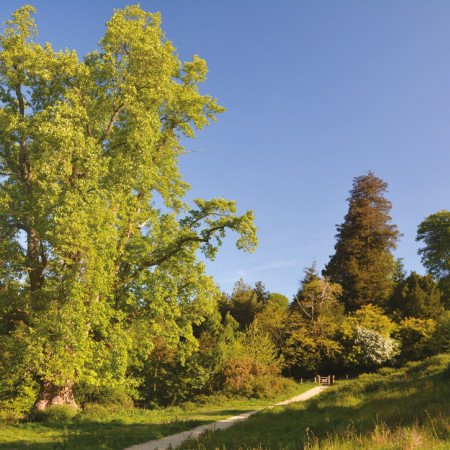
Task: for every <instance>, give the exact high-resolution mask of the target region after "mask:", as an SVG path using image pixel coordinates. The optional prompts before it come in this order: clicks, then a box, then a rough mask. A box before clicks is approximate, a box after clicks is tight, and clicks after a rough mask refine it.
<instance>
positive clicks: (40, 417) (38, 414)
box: [29, 405, 77, 423]
mask: <svg viewBox="0 0 450 450" xmlns="http://www.w3.org/2000/svg"><path fill="white" fill-rule="evenodd" d="M76 415H77V411H76V410H74V409H73V408H72V407H71V406H69V405H54V406H50V408H47V409H44V410H43V411H41V410H38V409H33V410H32V411H31V413H30V416H29V419H31V420H32V421H35V422H48V423H51V422H68V421H70V420H72V419H74V418H75V416H76Z"/></svg>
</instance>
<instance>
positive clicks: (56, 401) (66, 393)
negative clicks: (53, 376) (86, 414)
mask: <svg viewBox="0 0 450 450" xmlns="http://www.w3.org/2000/svg"><path fill="white" fill-rule="evenodd" d="M54 405H68V406H70V407H72V408H73V409H77V408H78V405H77V403H76V402H75V399H74V397H73V384H72V383H71V382H70V381H67V382H66V384H65V385H64V386H56V385H55V384H53V383H52V382H51V381H48V380H43V381H42V382H41V391H40V392H39V397H38V399H37V400H36V403H35V404H34V406H35V408H37V409H39V410H44V409H47V408H49V407H50V406H54Z"/></svg>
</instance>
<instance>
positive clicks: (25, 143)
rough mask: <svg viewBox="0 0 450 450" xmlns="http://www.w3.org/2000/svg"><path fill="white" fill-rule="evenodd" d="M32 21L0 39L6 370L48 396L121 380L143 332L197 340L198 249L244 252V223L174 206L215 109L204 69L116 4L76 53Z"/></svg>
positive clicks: (22, 20) (202, 311) (203, 289)
mask: <svg viewBox="0 0 450 450" xmlns="http://www.w3.org/2000/svg"><path fill="white" fill-rule="evenodd" d="M33 13H34V8H33V7H31V6H27V7H24V8H21V9H20V10H18V11H17V12H16V13H14V15H13V18H12V19H11V20H10V21H8V22H7V23H6V25H5V28H4V31H3V35H2V36H1V37H0V47H1V48H0V94H1V102H0V128H1V129H2V133H1V135H0V174H1V175H2V177H1V181H0V242H1V244H0V348H1V351H2V366H3V367H7V368H8V369H7V370H8V371H9V372H11V373H13V372H16V373H27V374H28V373H29V374H32V375H33V376H34V377H36V378H38V379H40V380H45V381H46V383H43V384H42V386H47V387H48V388H49V389H51V392H55V395H57V393H58V389H60V390H66V391H67V390H70V386H71V385H72V384H73V383H74V382H85V383H87V384H92V385H94V384H96V383H99V384H102V385H110V386H121V385H123V383H124V378H125V374H126V372H127V370H128V368H129V367H130V366H132V365H139V364H140V361H142V358H145V357H146V356H147V355H148V354H149V353H150V352H151V351H152V349H153V347H154V339H155V337H157V336H161V337H163V338H164V339H165V340H166V341H167V342H170V345H176V343H177V341H178V340H179V339H180V338H183V339H186V340H189V339H191V340H192V339H193V338H192V323H200V322H201V321H202V320H203V318H204V316H205V315H207V314H208V313H209V312H210V311H211V310H212V304H213V301H214V299H215V298H216V296H217V290H216V287H215V285H214V283H213V281H212V279H211V278H210V277H208V276H206V275H205V273H204V265H203V264H202V263H201V262H199V261H198V260H197V257H196V255H197V252H198V251H202V252H203V254H204V255H205V256H206V257H207V258H214V256H215V254H216V251H217V248H218V247H219V246H220V244H221V242H222V240H223V238H224V236H225V234H226V231H227V230H233V231H236V232H237V233H238V235H239V236H238V239H237V247H238V248H240V249H243V250H245V251H252V250H253V249H254V247H255V246H256V243H257V240H256V235H255V231H256V229H255V227H254V225H253V215H252V212H251V211H248V212H247V213H245V214H243V215H237V214H236V212H237V211H236V206H235V204H234V202H229V201H226V200H224V199H221V198H219V199H212V200H202V199H197V200H194V202H193V205H188V204H186V203H184V202H183V197H184V195H185V193H186V191H187V189H189V186H188V184H186V183H185V182H183V181H182V177H181V174H180V173H179V170H178V159H179V156H180V155H182V154H183V153H185V151H184V149H183V146H182V145H181V141H182V139H184V138H185V137H191V138H193V137H194V136H195V130H200V129H202V128H203V127H204V126H206V125H207V124H208V123H210V122H211V121H215V120H216V115H217V114H219V113H221V112H223V111H224V108H222V107H221V106H219V105H218V104H217V102H216V100H215V99H213V98H212V97H210V96H209V95H201V94H200V93H199V84H201V83H202V82H203V81H204V80H205V77H206V73H207V67H206V63H205V61H203V60H202V59H200V58H199V57H198V56H194V57H193V58H192V60H191V61H188V62H185V63H184V64H182V63H181V62H180V61H179V60H178V57H177V55H176V53H175V49H174V47H173V45H172V44H171V42H170V41H168V40H167V39H166V38H165V36H164V33H163V32H162V30H161V28H160V23H161V19H160V16H159V14H150V13H146V12H144V11H142V10H141V9H140V8H139V7H138V6H130V7H126V8H125V9H123V10H120V9H118V10H116V11H115V13H114V15H113V17H112V18H111V19H110V21H108V23H107V29H106V33H105V35H104V36H103V38H102V39H101V40H100V43H99V46H98V49H97V50H95V51H93V52H91V53H89V54H88V55H87V56H86V57H85V58H84V60H79V58H78V56H77V54H76V52H74V51H72V52H71V51H69V50H66V51H60V52H55V51H54V50H53V49H52V47H51V45H50V44H46V45H45V46H41V45H39V44H38V43H37V42H36V41H35V39H36V36H37V31H36V26H35V24H34V21H33V18H32V14H33ZM22 235H25V237H26V239H25V240H24V239H22ZM24 241H25V244H24ZM19 349H20V351H19ZM3 367H2V370H3ZM46 389H47V388H46ZM49 392H50V391H48V392H46V393H44V392H41V397H40V402H41V403H42V406H43V407H45V406H46V405H47V404H48V401H47V400H46V399H47V397H48V396H47V395H44V394H49Z"/></svg>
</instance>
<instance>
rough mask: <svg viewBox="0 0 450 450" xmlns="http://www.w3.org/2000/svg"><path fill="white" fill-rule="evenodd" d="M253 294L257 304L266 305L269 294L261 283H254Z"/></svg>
mask: <svg viewBox="0 0 450 450" xmlns="http://www.w3.org/2000/svg"><path fill="white" fill-rule="evenodd" d="M253 292H254V293H255V294H256V298H257V299H258V302H259V303H261V304H266V303H267V300H269V295H270V292H269V291H268V290H267V289H266V285H265V284H264V283H263V282H262V281H257V282H256V283H255V287H254V288H253Z"/></svg>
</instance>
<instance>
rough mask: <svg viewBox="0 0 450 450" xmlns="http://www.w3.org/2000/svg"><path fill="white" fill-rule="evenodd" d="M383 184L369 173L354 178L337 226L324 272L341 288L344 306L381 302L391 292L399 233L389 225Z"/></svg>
mask: <svg viewBox="0 0 450 450" xmlns="http://www.w3.org/2000/svg"><path fill="white" fill-rule="evenodd" d="M387 187H388V185H387V183H385V182H384V181H383V180H381V179H380V178H377V177H376V176H375V175H374V174H373V173H372V172H369V173H368V174H367V175H362V176H360V177H356V178H354V180H353V188H352V189H351V191H350V197H349V198H348V202H349V209H348V213H347V215H346V216H345V220H344V223H342V224H341V225H338V226H337V234H336V239H337V242H336V245H335V247H334V248H335V250H336V251H335V254H334V255H333V256H332V257H331V259H330V262H329V263H328V264H327V266H326V268H325V270H324V275H327V276H329V277H330V279H331V281H332V282H334V283H339V284H340V285H341V286H342V288H343V295H342V300H343V301H344V303H345V306H346V309H347V310H349V311H352V310H356V309H358V308H360V307H361V306H363V305H366V304H368V303H372V304H376V305H384V304H385V301H386V299H387V298H388V296H389V294H390V293H391V291H392V283H393V281H392V274H393V272H394V270H395V262H394V258H393V256H392V253H391V250H393V249H395V247H396V242H397V240H398V237H399V232H398V230H397V226H396V225H392V224H390V220H391V217H390V215H389V213H390V210H391V202H390V201H388V200H387V199H386V198H385V197H384V194H385V192H386V191H387Z"/></svg>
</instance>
